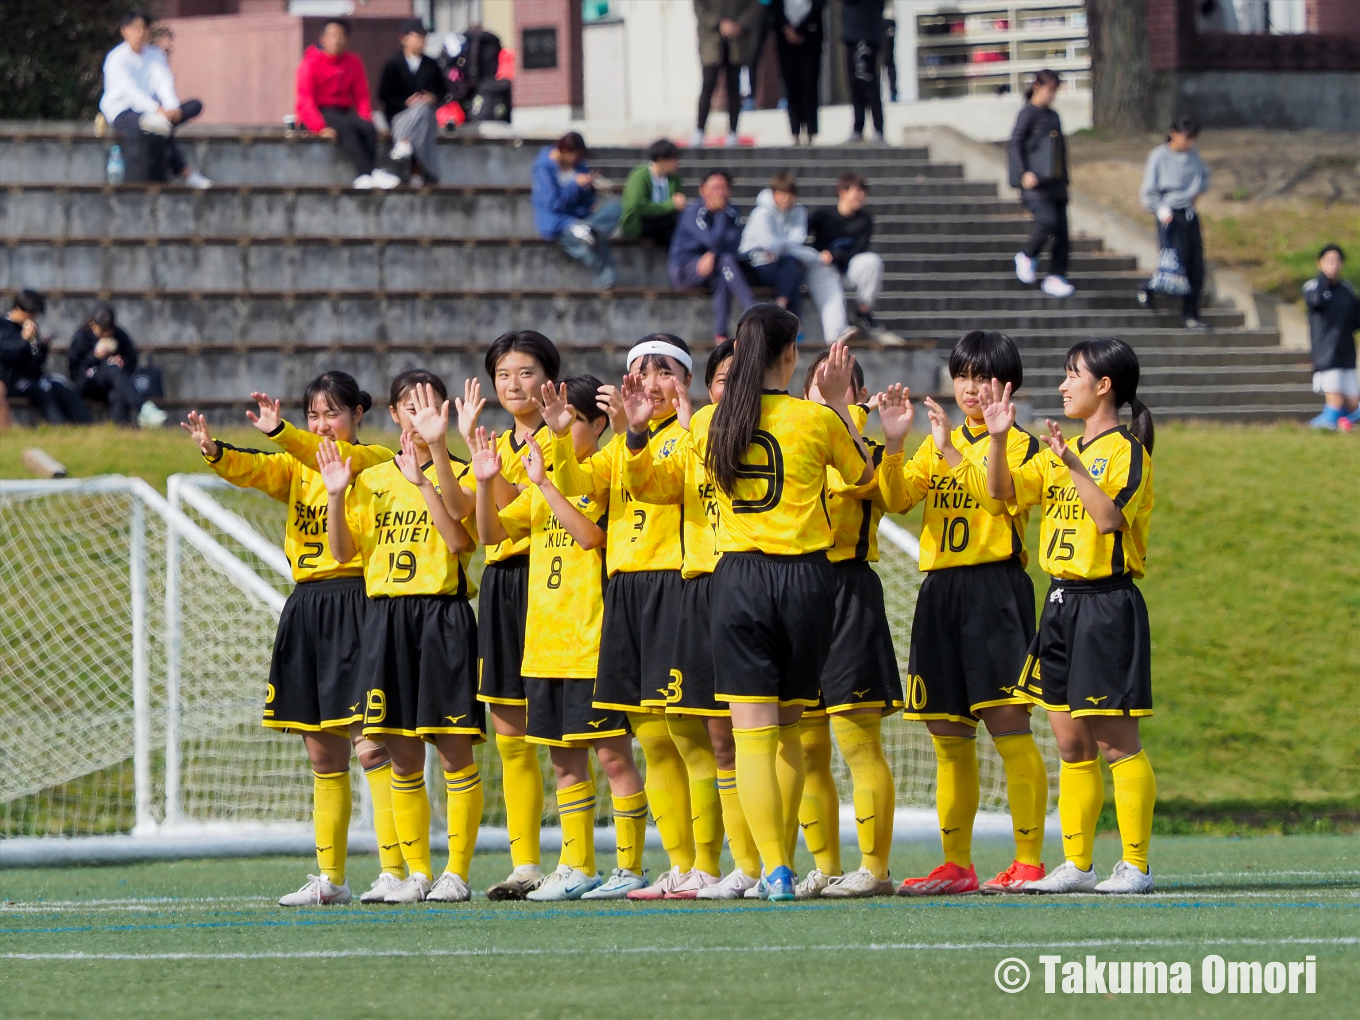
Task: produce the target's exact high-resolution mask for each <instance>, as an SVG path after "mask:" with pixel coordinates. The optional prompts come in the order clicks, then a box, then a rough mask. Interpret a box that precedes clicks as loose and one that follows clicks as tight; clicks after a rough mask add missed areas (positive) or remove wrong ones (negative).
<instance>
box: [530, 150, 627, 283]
mask: <svg viewBox="0 0 1360 1020" xmlns="http://www.w3.org/2000/svg"><path fill="white" fill-rule="evenodd" d="M530 201H531V202H532V204H533V207H534V226H536V227H537V228H538V233H539V236H541V237H542V238H543V239H544V240H545V241H556V242H557V243H558V244H560V245H561V246H562V250H563V251H565V252H566V253H567V254H568V255H570V256H571V257H572V258H574V259H575V260H576V261H577V262H580V263H581V264H582V265H584V266H586V268H588V269H589V270H590V271H591V272H592V273H594V274H595V286H597V287H599V288H601V289H602V290H608V289H609V288H610V287H613V286H614V282H615V279H616V274H615V272H614V254H613V252H611V251H610V250H609V236H610V235H611V234H612V233H614V229H615V228H616V227H617V226H618V225H619V219H620V217H621V216H622V215H623V205H622V203H620V202H619V201H618V200H617V199H615V200H613V201H610V202H605V203H604V204H603V205H601V206H600V207H599V208H596V195H595V174H594V172H593V171H592V170H591V169H590V165H589V164H588V163H587V162H586V143H585V139H584V138H582V137H581V136H580V135H579V134H577V133H576V132H575V131H568V132H567V133H566V134H565V135H563V136H562V137H561V138H559V139H558V140H557V142H556V144H554V145H545V146H543V148H542V149H540V150H539V152H538V158H537V159H535V160H534V170H533V193H532V196H531V199H530Z"/></svg>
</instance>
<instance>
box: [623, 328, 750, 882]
mask: <svg viewBox="0 0 1360 1020" xmlns="http://www.w3.org/2000/svg"><path fill="white" fill-rule="evenodd" d="M731 361H732V341H730V340H724V341H723V342H722V343H721V344H719V345H718V346H717V347H715V348H714V349H713V352H712V353H711V354H710V355H709V358H708V364H707V366H706V367H705V370H704V385H705V386H706V387H707V389H708V399H709V401H710V402H711V403H714V404H716V403H718V402H719V401H721V400H722V394H723V388H724V386H725V385H726V380H727V371H728V368H729V367H730V365H731ZM677 396H679V394H677ZM678 411H679V413H680V424H681V425H682V426H683V427H685V429H686V432H685V434H684V435H682V436H681V437H680V441H679V443H678V444H677V445H676V448H675V451H674V452H673V453H672V454H671V455H670V456H669V457H665V458H663V459H660V460H656V461H650V460H649V463H650V464H651V465H652V470H649V471H639V470H638V462H637V461H636V460H635V459H633V458H626V459H625V460H624V462H623V474H624V485H625V486H626V487H627V489H628V491H630V492H632V493H633V494H634V495H636V496H638V497H639V498H641V499H644V500H646V501H648V502H650V503H663V504H680V505H682V506H683V507H684V512H685V553H684V561H683V563H682V565H681V568H680V575H681V578H682V582H681V588H680V615H679V619H678V620H677V622H676V627H675V643H674V650H673V651H672V653H671V663H672V665H671V674H670V675H671V683H670V688H669V690H668V692H667V697H666V724H667V727H668V728H669V729H670V732H671V738H672V739H673V740H674V741H675V744H676V747H678V748H679V750H680V754H681V756H682V757H683V758H684V759H685V768H686V771H687V772H688V773H689V784H690V785H689V788H690V803H691V805H692V817H693V819H694V839H695V843H696V845H697V847H698V848H699V856H700V857H704V856H705V855H706V854H709V853H711V854H713V858H712V860H713V866H714V867H715V868H716V867H718V866H719V865H718V863H717V859H716V858H717V853H718V852H719V851H721V849H722V838H723V830H726V833H727V839H728V846H729V847H730V848H731V850H732V859H733V863H734V867H733V869H732V871H731V872H729V873H728V874H727V876H726V877H724V878H723V879H722V881H720V882H716V883H713V884H709V885H704V886H702V887H697V886H698V883H691V884H688V885H687V886H686V887H685V888H681V889H677V890H672V891H671V892H668V893H667V894H666V898H667V899H719V900H722V899H737V898H739V897H740V896H741V895H742V894H743V893H744V892H746V890H748V889H753V888H755V885H756V878H757V876H758V875H759V874H760V856H759V854H758V853H757V851H756V847H755V842H754V841H753V840H752V838H751V832H750V829H749V828H748V827H747V825H746V818H745V816H744V815H743V814H742V811H741V799H740V798H739V797H738V796H737V782H736V748H735V745H734V744H733V740H732V713H731V711H730V710H729V709H728V707H727V705H726V703H724V702H720V701H716V700H714V697H713V646H712V640H711V633H710V631H711V623H710V620H711V613H712V599H713V585H712V581H713V568H714V567H715V566H716V565H717V563H718V559H719V557H720V555H721V554H720V553H719V552H718V551H717V533H718V503H717V500H716V499H715V498H714V494H713V483H712V482H710V481H709V480H708V477H707V473H706V472H705V471H704V466H703V462H702V461H701V460H700V459H699V458H698V456H697V455H696V454H695V452H694V444H693V443H692V442H691V441H690V435H689V432H688V428H689V422H690V417H691V414H690V408H689V405H688V401H684V402H682V403H681V406H680V407H679V408H678ZM637 413H638V428H639V430H641V429H642V428H644V427H645V426H646V425H647V423H648V420H649V419H650V414H651V412H650V410H649V408H648V407H647V406H646V405H645V404H643V403H642V402H640V401H639V402H638V406H637ZM644 414H645V415H646V416H647V419H644V417H643V416H644ZM715 795H716V796H717V798H718V803H719V809H720V811H721V816H720V818H721V824H722V828H721V829H719V830H717V831H716V832H714V831H712V830H711V828H709V826H710V825H711V824H713V823H714V822H716V821H717V820H718V819H714V818H713V817H712V809H711V807H709V806H707V805H711V803H712V799H713V797H714V796H715ZM696 867H697V868H699V869H700V870H702V869H703V867H704V865H703V863H702V862H696Z"/></svg>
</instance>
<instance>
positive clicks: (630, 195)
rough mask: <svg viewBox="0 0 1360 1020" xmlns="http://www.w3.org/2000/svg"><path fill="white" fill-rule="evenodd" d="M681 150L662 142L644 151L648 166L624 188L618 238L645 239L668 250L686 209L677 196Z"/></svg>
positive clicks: (635, 170) (636, 171)
mask: <svg viewBox="0 0 1360 1020" xmlns="http://www.w3.org/2000/svg"><path fill="white" fill-rule="evenodd" d="M679 169H680V148H679V146H677V145H676V144H675V143H674V142H672V141H671V140H670V139H667V138H662V139H660V140H659V141H655V142H653V143H652V146H651V148H649V149H648V150H647V162H646V163H643V164H642V165H641V166H638V167H634V168H633V172H632V173H630V174H629V175H628V180H627V182H626V183H625V184H624V185H623V217H622V219H620V220H619V236H620V237H646V238H649V239H650V240H652V241H655V242H656V243H657V244H658V245H659V246H661V247H662V248H669V247H670V243H671V237H672V235H674V233H675V224H676V223H677V222H678V221H679V219H680V213H681V211H682V210H683V209H684V208H685V196H684V195H682V194H681V193H680V174H679V173H678V172H677V171H678V170H679Z"/></svg>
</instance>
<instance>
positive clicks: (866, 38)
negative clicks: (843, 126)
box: [841, 0, 884, 142]
mask: <svg viewBox="0 0 1360 1020" xmlns="http://www.w3.org/2000/svg"><path fill="white" fill-rule="evenodd" d="M843 2H844V7H843V8H842V9H841V41H842V42H843V43H845V69H846V73H847V74H848V75H849V76H850V102H851V104H852V105H853V106H854V108H855V126H854V130H852V131H851V132H850V141H852V142H859V141H862V140H863V139H864V111H865V110H868V111H869V113H870V115H871V116H872V117H873V119H874V136H875V138H876V139H877V141H879V142H882V141H884V138H883V93H882V92H881V91H880V89H879V84H878V79H879V75H880V74H881V73H882V72H881V71H880V68H879V53H881V52H882V50H883V32H884V24H883V0H843Z"/></svg>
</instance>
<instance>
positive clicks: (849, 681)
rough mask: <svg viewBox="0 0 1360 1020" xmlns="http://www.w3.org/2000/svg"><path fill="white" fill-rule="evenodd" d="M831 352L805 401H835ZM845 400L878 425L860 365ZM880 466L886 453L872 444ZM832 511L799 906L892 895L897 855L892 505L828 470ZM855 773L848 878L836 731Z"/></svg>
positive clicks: (810, 718) (813, 370)
mask: <svg viewBox="0 0 1360 1020" xmlns="http://www.w3.org/2000/svg"><path fill="white" fill-rule="evenodd" d="M827 356H828V354H827V352H823V353H822V354H821V355H819V356H818V357H817V358H816V359H814V360H813V362H812V364H811V365H809V366H808V370H807V375H806V377H805V379H804V380H803V395H804V396H805V397H806V398H807V399H809V400H815V401H816V402H817V403H819V404H824V403H826V400H825V399H824V398H823V396H822V393H821V390H820V389H819V388H818V386H817V371H818V369H819V368H820V367H821V365H822V362H824V361H825V360H826V359H827ZM851 379H852V381H851V386H850V389H849V390H848V391H847V392H846V393H845V395H844V397H843V400H844V401H845V403H846V405H847V406H848V408H849V411H850V415H851V418H852V419H853V420H854V422H855V425H856V427H857V428H859V429H860V430H861V431H862V430H863V428H864V424H865V422H866V421H867V420H868V417H869V408H868V407H867V406H866V405H865V403H864V401H866V400H867V399H868V396H869V394H868V391H867V390H865V388H864V373H863V370H862V369H861V368H860V366H859V365H858V364H857V365H855V366H854V371H853V373H852V375H851ZM865 445H866V446H867V447H868V449H869V452H870V454H871V456H872V459H873V461H874V463H875V464H877V463H879V462H880V461H881V460H882V457H883V446H882V445H881V444H879V443H875V442H873V441H871V440H868V439H866V440H865ZM826 475H827V478H826V493H827V495H826V512H827V516H828V517H829V518H830V520H831V529H832V535H833V544H832V546H831V550H830V552H828V554H827V558H828V559H829V560H830V561H831V567H832V576H833V577H834V579H835V584H836V616H835V620H834V623H833V626H832V635H831V651H830V653H829V654H828V655H827V659H826V666H825V667H824V668H823V670H822V692H821V700H820V702H819V703H818V705H817V707H815V708H810V709H808V710H807V711H806V712H804V713H803V718H802V720H801V723H800V727H799V739H800V740H801V742H802V746H803V766H804V770H805V772H806V774H807V779H806V781H805V783H804V786H803V797H802V800H801V802H800V804H799V808H798V816H797V818H796V819H786V822H785V824H786V825H789V826H790V830H791V832H792V833H793V834H794V835H795V837H796V834H797V831H798V830H797V829H796V828H793V826H794V825H797V826H801V827H802V830H803V841H804V843H805V844H806V845H807V848H808V851H809V852H810V853H811V854H812V855H813V857H814V859H815V861H816V867H814V868H813V869H812V870H811V871H810V872H808V873H807V874H806V875H804V876H803V880H802V881H801V882H799V883H798V886H797V889H796V890H795V892H796V895H797V898H798V899H816V898H817V897H819V896H827V897H830V898H832V899H840V898H844V899H849V898H862V897H866V896H891V895H892V892H893V884H892V880H891V878H889V876H888V854H889V852H890V851H891V850H892V833H893V816H894V812H895V811H896V808H897V795H896V788H895V786H894V784H893V777H892V771H891V770H890V769H889V768H888V761H887V758H885V757H884V755H883V739H882V719H883V717H884V716H886V715H891V714H892V713H893V712H896V711H898V710H900V709H901V707H902V678H901V676H900V674H899V673H898V669H897V653H896V651H895V650H894V649H893V641H892V631H891V629H890V628H889V626H888V613H887V610H886V608H885V607H884V605H883V583H882V582H881V581H880V580H879V577H878V572H877V571H875V570H874V568H873V567H872V566H870V564H871V563H874V562H877V560H878V522H879V521H880V520H881V519H882V517H883V510H884V508H885V504H884V502H883V497H882V495H881V494H880V492H879V490H878V480H877V478H875V479H874V480H872V481H870V482H869V484H868V485H860V486H855V485H849V484H847V483H846V481H845V479H843V478H842V477H841V475H840V473H839V472H838V471H837V470H836V469H835V468H827V472H826ZM832 730H834V731H835V733H836V742H837V743H838V744H839V745H840V748H841V754H842V755H843V756H844V758H845V761H846V764H847V765H849V767H850V775H851V778H852V782H853V786H854V790H853V794H852V801H853V804H854V809H855V825H856V828H857V831H858V834H859V847H860V854H861V860H860V866H859V868H857V869H856V870H855V871H852V872H850V873H849V874H848V875H844V874H842V873H841V846H840V798H839V797H838V796H837V794H836V784H835V781H834V780H833V779H832V776H831V733H832Z"/></svg>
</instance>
